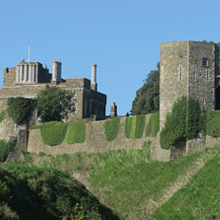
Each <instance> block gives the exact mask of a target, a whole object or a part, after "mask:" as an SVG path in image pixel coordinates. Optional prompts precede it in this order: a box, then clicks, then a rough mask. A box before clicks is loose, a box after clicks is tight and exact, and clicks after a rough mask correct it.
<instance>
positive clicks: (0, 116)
mask: <svg viewBox="0 0 220 220" xmlns="http://www.w3.org/2000/svg"><path fill="white" fill-rule="evenodd" d="M6 113H7V110H3V111H2V112H1V113H0V122H2V121H3V120H4V118H5V116H6Z"/></svg>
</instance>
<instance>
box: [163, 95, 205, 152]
mask: <svg viewBox="0 0 220 220" xmlns="http://www.w3.org/2000/svg"><path fill="white" fill-rule="evenodd" d="M202 129H203V117H202V111H201V109H200V105H199V103H198V102H197V101H195V100H193V99H192V98H187V97H186V96H183V97H182V98H179V99H177V101H176V102H175V103H174V105H173V108H172V111H171V112H170V113H168V114H167V117H166V122H165V124H164V127H163V129H162V131H161V133H160V145H161V147H162V148H163V149H169V148H170V146H171V145H172V144H175V143H177V142H179V141H183V140H189V139H192V138H195V137H196V136H197V135H198V133H199V132H200V131H201V130H202Z"/></svg>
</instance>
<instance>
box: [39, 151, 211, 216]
mask: <svg viewBox="0 0 220 220" xmlns="http://www.w3.org/2000/svg"><path fill="white" fill-rule="evenodd" d="M211 151H213V149H210V150H207V151H197V152H194V153H191V154H190V155H189V156H187V157H179V158H178V159H175V160H172V161H170V162H159V161H151V160H149V148H148V147H145V148H143V149H140V150H117V151H109V152H104V153H75V154H73V155H67V154H64V155H60V156H57V157H52V158H48V157H47V159H45V160H44V161H41V166H46V167H48V168H51V167H52V168H57V169H61V170H63V171H66V172H68V173H70V174H71V173H74V172H78V173H80V175H83V176H84V178H86V179H87V181H88V182H89V184H90V185H91V186H92V187H93V189H94V191H95V192H97V195H99V196H100V197H101V198H102V200H104V201H105V204H107V205H108V206H109V207H111V208H112V209H113V210H114V211H115V212H117V213H118V215H120V217H121V218H122V219H123V218H124V219H132V217H134V216H136V217H138V218H140V219H145V217H144V215H145V213H144V211H143V210H144V208H145V207H146V206H147V205H148V202H149V199H152V200H154V201H158V200H159V199H160V197H161V196H162V194H163V191H164V190H165V189H166V188H167V187H168V186H169V185H170V184H171V183H172V182H173V181H175V180H176V179H177V178H178V177H179V176H180V175H184V174H185V172H186V170H188V169H191V167H192V166H195V161H196V160H197V159H199V158H201V157H204V156H205V155H206V154H209V152H211ZM128 216H129V217H128ZM131 216H132V217H131Z"/></svg>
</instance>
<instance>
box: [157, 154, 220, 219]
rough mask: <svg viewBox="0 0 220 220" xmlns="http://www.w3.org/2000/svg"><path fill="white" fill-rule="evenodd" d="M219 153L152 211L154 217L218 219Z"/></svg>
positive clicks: (219, 197) (219, 187)
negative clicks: (167, 199)
mask: <svg viewBox="0 0 220 220" xmlns="http://www.w3.org/2000/svg"><path fill="white" fill-rule="evenodd" d="M219 207H220V153H218V154H217V155H216V156H215V157H214V158H213V159H212V160H210V161H209V162H207V164H206V165H205V166H204V167H203V168H202V169H201V170H200V171H199V172H198V173H197V175H195V176H194V177H193V178H192V179H191V180H190V181H189V182H188V184H187V185H186V186H185V187H183V188H182V189H181V190H179V191H178V192H176V193H175V194H174V195H173V197H172V198H171V199H170V200H169V201H168V202H167V203H166V204H164V205H163V206H161V207H160V208H159V209H157V210H156V211H155V213H154V215H153V216H154V218H155V219H160V220H163V219H167V220H172V219H173V220H178V219H184V220H187V219H201V220H203V219H220V210H219Z"/></svg>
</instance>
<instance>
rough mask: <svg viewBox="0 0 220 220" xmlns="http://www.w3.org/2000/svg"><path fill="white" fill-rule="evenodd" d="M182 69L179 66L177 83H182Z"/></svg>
mask: <svg viewBox="0 0 220 220" xmlns="http://www.w3.org/2000/svg"><path fill="white" fill-rule="evenodd" d="M182 74H183V67H182V66H181V65H180V66H179V81H182Z"/></svg>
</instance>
